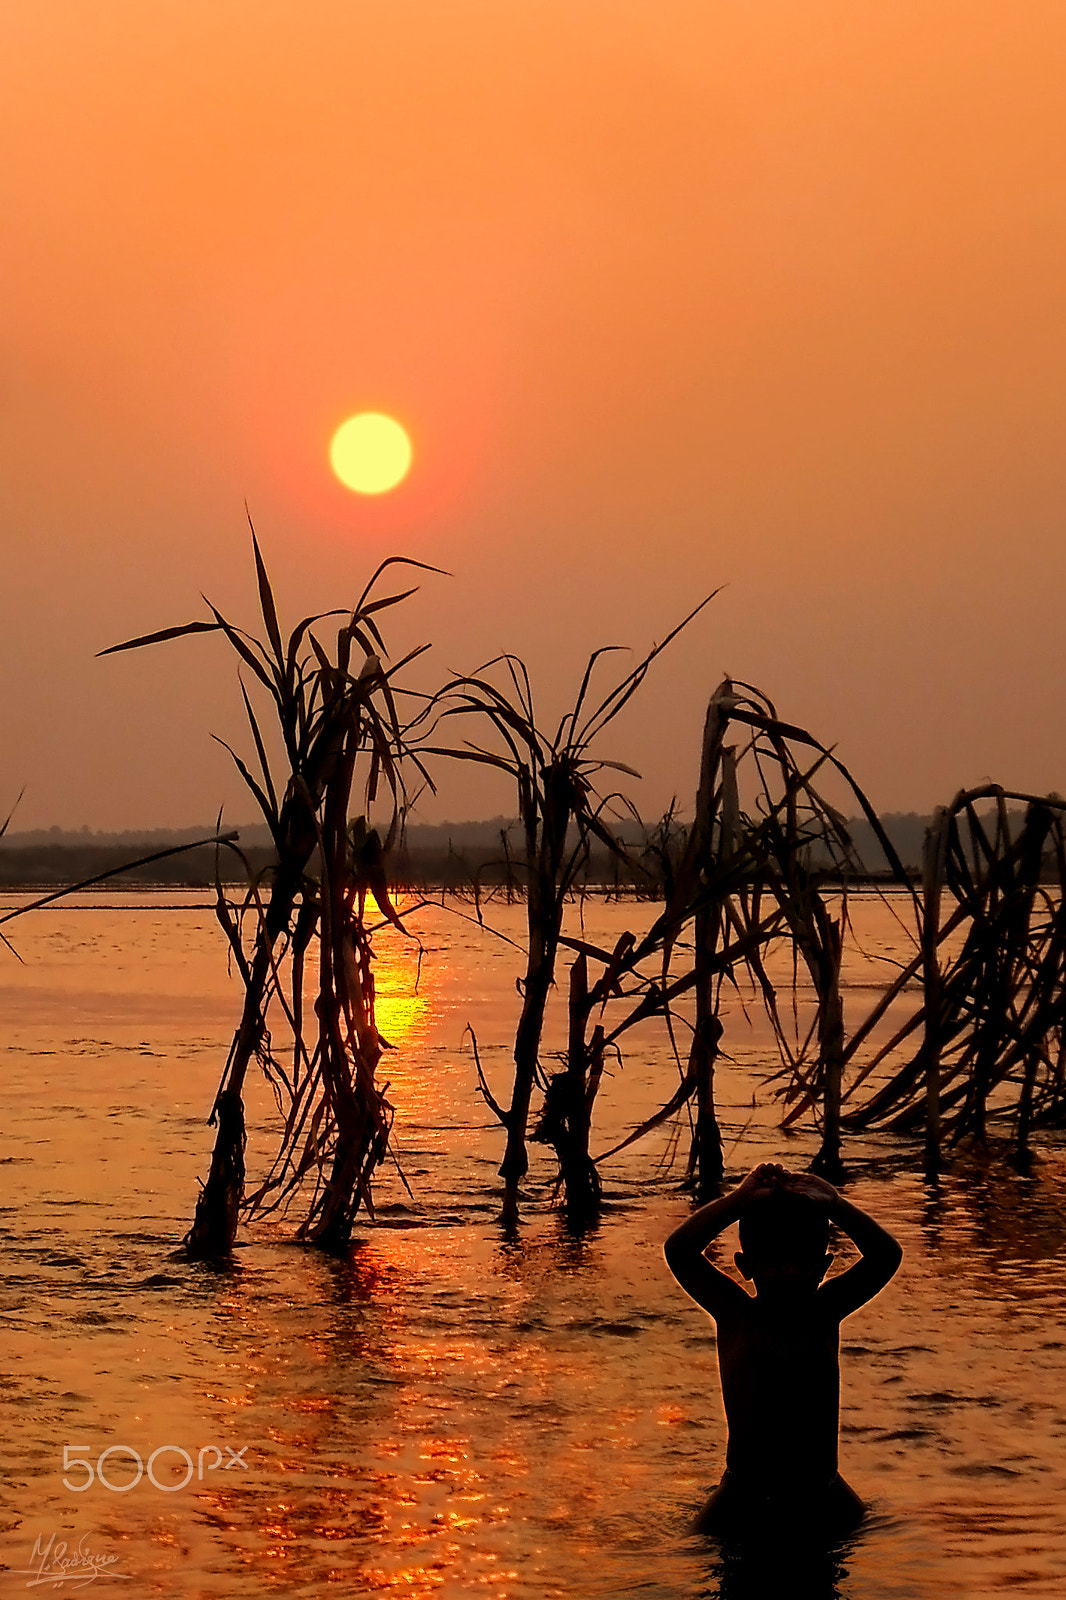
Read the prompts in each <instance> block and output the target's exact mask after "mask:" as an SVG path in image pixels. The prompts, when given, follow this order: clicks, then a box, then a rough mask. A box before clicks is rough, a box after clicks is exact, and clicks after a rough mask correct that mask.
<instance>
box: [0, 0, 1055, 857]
mask: <svg viewBox="0 0 1066 1600" xmlns="http://www.w3.org/2000/svg"><path fill="white" fill-rule="evenodd" d="M1064 74H1066V6H1063V4H1062V0H1026V3H1025V4H1024V5H1022V6H1007V5H1004V4H1003V0H994V3H993V0H893V3H892V4H890V5H888V4H879V3H878V4H875V3H873V0H840V3H827V0H757V3H753V0H655V3H654V4H650V3H649V0H566V3H562V0H375V3H368V0H301V3H300V4H298V5H297V4H295V3H294V0H284V3H280V0H152V3H150V4H148V3H145V0H47V3H46V4H42V3H41V0H4V5H3V7H2V9H0V216H2V218H3V224H2V230H3V232H2V246H0V319H2V324H0V359H2V374H0V440H2V442H0V451H2V462H0V496H2V523H0V526H2V537H3V568H2V582H0V673H2V684H3V709H2V714H0V816H2V815H3V813H4V811H5V810H6V809H7V806H8V804H9V803H10V802H11V801H13V800H14V797H15V795H16V794H17V793H18V791H19V789H20V788H22V787H23V786H24V785H25V787H26V795H25V799H24V800H23V802H22V805H21V807H20V809H19V812H18V816H17V823H18V825H19V826H21V827H24V828H29V827H38V826H48V825H52V824H59V825H61V826H78V825H81V824H88V825H90V826H93V827H99V828H112V827H113V828H125V827H134V826H142V825H143V826H152V825H171V824H174V825H179V824H185V823H191V822H196V821H199V820H201V819H207V818H210V817H213V815H214V813H215V811H216V810H217V808H218V806H219V804H220V803H222V802H223V801H224V802H225V803H226V805H227V808H228V811H229V814H230V815H231V816H232V817H233V818H235V819H237V820H239V819H240V818H242V817H247V816H249V815H250V814H251V812H250V808H249V806H248V805H246V804H245V803H244V801H243V799H241V797H240V794H239V785H238V782H237V780H235V779H234V778H233V777H232V776H231V774H230V771H229V769H228V766H227V761H228V758H227V757H226V756H225V753H224V752H223V751H221V750H220V749H219V747H218V746H217V745H214V744H212V742H211V740H210V738H209V734H210V733H211V732H217V733H220V734H223V735H227V736H230V737H232V736H233V735H234V734H235V733H238V732H239V721H238V706H239V700H238V691H237V685H236V680H235V676H234V673H233V669H232V665H231V662H230V659H229V658H228V656H227V653H226V651H225V649H224V647H223V645H222V644H221V643H220V642H219V641H218V640H217V639H213V638H196V639H191V640H188V641H183V642H180V643H177V644H174V645H171V646H167V647H163V648H161V649H159V650H157V651H155V652H152V653H150V654H144V655H140V656H118V657H113V658H108V659H106V660H102V661H101V660H96V659H94V657H95V652H96V651H97V650H99V649H100V648H102V647H103V646H105V645H107V644H110V643H113V642H115V641H117V640H119V639H122V638H126V637H129V636H130V635H132V634H136V633H140V632H144V631H147V630H149V629H153V628H157V627H162V626H166V625H167V624H170V623H174V622H181V621H185V620H188V619H190V618H192V617H194V616H198V615H201V614H202V612H203V607H202V603H201V601H200V599H199V594H200V591H201V590H203V591H204V592H205V593H206V594H208V595H209V596H210V597H211V599H212V600H214V601H215V602H216V603H217V604H218V605H219V606H220V607H221V609H223V610H224V611H227V612H229V613H232V615H233V617H234V618H235V619H236V620H238V621H246V622H248V623H250V622H251V621H252V620H253V618H254V599H255V596H254V580H253V572H252V567H251V560H250V550H249V542H248V533H247V525H246V523H245V516H244V508H243V503H244V501H245V499H247V501H248V504H249V506H250V508H251V512H252V515H253V517H254V519H255V523H256V526H257V528H258V530H259V533H260V537H261V540H262V543H263V546H264V550H265V552H266V554H267V557H268V560H269V563H270V566H271V569H272V572H273V575H274V579H275V585H276V588H277V590H278V594H279V600H280V604H281V608H282V611H283V621H284V620H286V619H288V621H289V622H290V623H291V622H293V621H295V620H296V618H297V616H298V615H302V614H303V613H304V612H306V611H308V610H313V609H324V608H326V607H328V606H340V605H344V604H346V603H350V601H351V600H352V599H353V598H354V596H355V595H356V593H357V592H358V590H359V589H360V588H361V587H362V584H363V582H364V580H365V578H366V577H367V576H368V575H369V573H370V571H371V570H372V568H373V567H374V565H376V563H377V561H378V560H379V559H380V558H381V557H382V556H383V555H385V554H388V553H392V552H402V553H405V554H409V555H411V556H414V557H416V558H418V559H420V560H424V561H428V562H432V563H434V564H436V565H439V566H442V567H445V568H447V569H448V570H449V572H450V573H451V574H452V576H450V577H448V578H432V577H430V578H427V579H426V580H425V582H424V585H423V588H422V591H421V593H420V594H419V596H418V597H417V598H416V600H415V601H413V602H411V603H409V604H408V605H407V606H406V607H405V608H403V611H402V613H399V612H398V613H396V614H395V617H394V622H393V627H392V633H391V639H392V640H393V641H394V647H395V648H394V654H397V655H398V654H400V653H402V652H403V651H404V650H406V649H408V648H410V647H411V646H412V645H413V644H415V643H417V642H420V641H421V640H423V639H430V640H432V641H433V646H434V648H433V651H432V652H431V654H430V655H429V656H428V657H427V658H426V661H425V663H424V664H422V666H421V668H420V670H419V671H417V672H415V673H414V674H413V676H414V679H415V681H416V682H418V683H421V684H423V685H425V686H429V685H431V684H434V683H436V682H439V681H440V679H441V678H442V677H443V676H444V674H445V673H446V672H447V671H448V670H449V669H455V670H460V669H466V670H469V669H472V668H473V667H475V666H477V665H478V664H479V663H480V662H481V661H483V660H484V659H486V658H487V657H488V656H490V655H494V654H496V653H497V652H498V651H500V650H502V649H511V650H515V651H517V652H518V653H520V654H521V655H523V656H524V657H525V659H526V660H527V662H528V663H529V666H530V670H531V672H532V673H533V676H534V679H535V682H536V683H537V684H538V685H539V686H540V697H541V703H542V706H543V712H542V716H543V721H544V722H545V723H546V724H547V723H549V722H552V721H553V719H554V718H555V717H557V716H558V714H559V712H560V711H561V709H562V707H563V704H564V701H565V699H566V698H567V697H568V695H569V694H570V692H571V687H572V685H573V684H574V683H575V680H576V678H577V675H578V673H579V670H580V667H581V664H582V662H583V660H584V657H585V656H586V655H587V653H588V652H589V650H591V649H592V648H593V647H595V646H597V645H600V644H607V643H618V644H625V645H631V646H633V647H635V648H636V649H637V650H640V651H643V650H645V649H646V648H648V647H649V646H650V645H651V644H652V643H653V642H654V641H655V640H657V639H659V638H661V637H662V636H663V635H664V634H665V633H666V632H667V631H668V630H669V628H670V627H671V626H672V625H673V624H674V622H675V621H677V620H678V619H679V618H680V616H681V615H683V614H684V612H685V611H687V610H688V609H689V608H690V606H691V605H692V604H693V603H694V601H695V599H696V598H698V597H699V596H700V595H702V594H703V593H706V592H707V591H709V590H710V589H712V588H714V587H716V586H718V585H724V586H725V587H724V589H723V592H722V593H721V594H720V595H719V597H718V598H717V599H716V600H715V601H714V603H713V605H712V606H711V607H710V608H708V611H707V612H706V613H705V614H704V615H703V617H701V619H699V621H698V622H697V623H696V624H694V625H693V628H692V629H691V631H690V633H689V635H688V636H687V638H686V639H684V640H683V641H679V643H678V644H677V645H675V646H674V647H673V648H672V650H671V652H670V654H669V655H668V656H666V657H664V658H663V660H662V661H661V662H660V663H659V664H658V666H657V668H656V670H655V671H654V673H653V676H652V677H651V678H650V679H649V681H648V683H647V684H646V686H645V689H644V692H643V697H642V700H641V701H640V702H638V704H637V705H636V706H635V708H634V714H633V715H632V716H629V717H628V718H627V720H626V721H625V723H624V724H623V723H620V724H618V726H617V728H616V730H613V736H611V737H609V738H608V739H607V740H606V741H605V743H604V746H603V753H604V754H605V755H607V756H615V757H618V758H620V759H622V760H625V761H628V762H630V763H631V764H633V765H635V766H637V767H640V768H641V769H642V770H643V771H644V772H645V774H646V782H645V785H644V788H643V794H642V804H643V805H644V806H645V808H646V809H647V811H648V812H653V811H655V810H657V809H661V807H662V806H664V805H665V804H666V802H667V801H668V800H669V798H670V796H671V794H672V793H673V792H674V791H677V792H679V793H680V795H681V796H682V797H683V798H684V799H687V797H688V795H689V793H690V791H691V788H692V785H693V782H694V778H695V772H696V766H697V749H696V744H697V741H698V735H699V729H700V724H701V720H702V711H703V704H704V701H705V699H706V696H707V694H708V692H709V691H710V689H712V688H713V686H714V684H715V682H716V681H717V679H718V677H719V676H720V675H721V673H722V672H723V671H726V670H728V671H729V672H731V673H733V674H734V675H736V676H737V677H740V678H745V679H748V680H750V681H753V682H755V683H757V684H758V685H760V687H762V688H763V689H764V690H765V691H766V692H767V693H769V694H770V695H771V697H773V698H774V699H775V700H776V701H777V703H778V705H779V708H780V710H781V712H782V714H783V715H787V716H788V717H790V718H792V719H794V720H797V721H801V722H804V723H806V724H807V726H809V727H810V728H812V729H813V730H814V731H815V732H816V733H818V734H819V735H820V736H821V737H822V738H823V739H825V740H826V741H829V742H833V741H835V742H836V743H837V746H838V752H839V754H840V755H841V756H842V757H843V759H844V760H845V761H847V762H848V764H849V765H850V766H851V767H852V768H853V770H854V771H855V773H856V775H857V776H858V777H859V779H860V781H862V782H863V783H864V785H865V786H866V788H867V789H868V791H869V792H870V794H871V796H872V797H873V799H874V801H875V802H876V803H877V804H878V805H880V806H881V807H883V808H884V809H925V808H929V807H931V806H932V805H934V804H936V803H938V802H941V801H944V800H947V799H949V798H950V796H951V795H952V794H953V793H954V791H955V790H956V789H957V788H959V787H960V786H962V785H964V784H967V785H968V784H971V783H976V782H980V781H982V780H984V779H986V778H992V779H995V780H997V781H999V782H1001V783H1003V784H1005V785H1007V786H1009V787H1017V788H1027V789H1035V790H1047V789H1049V788H1057V789H1060V790H1066V740H1064V732H1066V696H1064V693H1063V688H1064V682H1063V679H1064V673H1063V665H1064V659H1063V658H1064V628H1063V622H1062V612H1063V591H1064V582H1063V579H1064V567H1066V539H1064V537H1063V529H1064V507H1066V405H1064V400H1066V315H1064V308H1066V260H1064V248H1063V247H1064V232H1066V228H1064V218H1066V190H1064V179H1066V171H1064V167H1066V95H1064V94H1063V90H1062V84H1063V81H1064ZM364 408H375V409H382V410H386V411H390V412H392V413H393V414H395V415H396V416H397V417H399V418H400V419H401V420H402V421H403V422H404V423H405V424H406V425H407V426H408V427H409V429H410V432H411V434H412V436H413V439H414V446H415V452H416V457H415V468H414V471H413V473H412V475H411V477H410V479H409V480H408V482H407V484H406V485H405V486H404V487H403V488H401V489H400V490H398V491H396V492H395V493H394V494H392V495H391V496H384V497H381V498H379V499H373V500H371V499H366V498H362V499H361V498H358V497H356V496H354V495H352V494H351V493H350V492H349V491H347V490H345V489H343V488H342V487H341V486H340V485H339V484H337V483H336V482H335V481H334V480H333V479H332V477H331V475H330V472H329V468H328V462H327V447H328V441H329V437H330V434H331V432H332V430H333V428H334V427H335V426H336V425H337V424H338V423H339V422H340V421H341V420H342V419H343V418H344V417H345V416H346V415H348V414H349V413H350V412H352V411H356V410H360V409H364ZM469 776H470V775H469V769H465V768H464V769H461V770H460V771H459V772H457V773H456V772H453V773H450V774H447V775H444V781H443V783H442V789H441V794H440V796H439V798H438V799H437V800H436V801H435V802H433V803H432V804H431V805H427V806H426V807H425V808H424V810H423V813H422V814H423V815H424V816H425V817H427V818H428V819H429V820H438V819H440V818H442V817H445V816H451V817H456V816H460V815H464V814H469V815H476V814H479V813H481V814H484V813H491V812H494V811H497V810H501V809H502V810H506V809H509V808H510V801H509V797H508V796H507V794H506V793H505V792H504V791H502V790H499V789H495V788H488V787H482V788H480V789H474V788H464V785H465V784H467V783H468V782H469Z"/></svg>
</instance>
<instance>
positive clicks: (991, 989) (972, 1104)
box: [844, 784, 1066, 1170]
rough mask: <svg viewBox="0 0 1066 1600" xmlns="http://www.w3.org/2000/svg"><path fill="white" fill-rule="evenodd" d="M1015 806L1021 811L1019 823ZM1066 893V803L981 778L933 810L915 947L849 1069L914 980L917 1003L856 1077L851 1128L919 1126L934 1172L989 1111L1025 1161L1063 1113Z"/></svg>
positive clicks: (978, 1129) (983, 1123)
mask: <svg viewBox="0 0 1066 1600" xmlns="http://www.w3.org/2000/svg"><path fill="white" fill-rule="evenodd" d="M981 801H986V802H991V804H992V811H991V820H989V818H988V817H982V816H980V815H979V814H978V812H977V809H976V807H977V805H978V803H979V802H981ZM1011 802H1013V803H1014V804H1015V805H1016V806H1021V807H1024V810H1023V811H1022V814H1021V821H1020V824H1019V822H1018V820H1017V813H1015V814H1014V815H1013V816H1012V813H1011V811H1010V809H1009V804H1010V803H1011ZM1064 892H1066V802H1063V801H1062V800H1061V799H1059V798H1058V797H1057V796H1054V795H1052V796H1048V797H1041V796H1037V795H1029V794H1024V793H1019V792H1016V791H1009V790H1005V789H1002V788H1000V787H999V786H998V785H995V784H987V785H985V786H983V787H982V788H979V789H972V790H968V791H962V792H960V793H959V794H958V795H957V796H956V797H955V799H954V800H953V801H952V803H951V805H950V806H948V807H943V808H941V809H940V810H938V812H937V813H936V815H935V817H934V819H933V822H932V825H931V826H930V829H929V832H928V835H927V838H926V845H925V853H924V863H923V881H922V906H921V924H920V933H919V938H918V948H917V950H916V952H915V955H914V957H913V959H912V960H911V961H910V962H909V963H908V964H907V965H905V966H904V967H903V969H902V970H901V971H900V972H899V974H898V976H897V977H896V979H895V981H894V982H893V983H892V984H891V985H890V986H889V987H888V988H887V990H886V991H885V993H884V994H883V995H882V996H881V998H880V1000H879V1001H878V1003H877V1005H876V1007H875V1008H874V1009H873V1011H872V1012H871V1014H870V1016H869V1017H868V1018H867V1019H866V1020H865V1022H864V1023H863V1025H862V1026H861V1027H860V1029H858V1030H857V1031H856V1034H855V1035H854V1036H853V1038H852V1040H851V1041H850V1042H849V1044H848V1046H847V1048H846V1050H845V1052H844V1059H845V1064H847V1063H849V1062H850V1061H851V1060H852V1058H853V1057H854V1056H855V1055H856V1053H857V1051H858V1048H859V1046H860V1045H861V1044H863V1043H864V1042H865V1040H866V1038H867V1037H868V1036H869V1035H870V1034H871V1033H872V1031H873V1028H874V1026H875V1025H876V1024H877V1023H878V1022H880V1021H881V1020H882V1018H884V1017H885V1016H886V1014H887V1012H888V1010H889V1008H890V1007H891V1006H892V1005H894V1004H896V1003H897V1002H898V1001H899V1000H900V999H901V997H902V996H903V995H904V994H905V993H906V992H907V991H908V989H911V988H913V987H914V985H915V983H920V990H919V993H920V996H921V1000H920V1003H919V1004H918V1005H916V1006H915V1008H914V1010H913V1011H912V1012H911V1013H910V1014H909V1016H908V1017H907V1018H906V1020H905V1021H904V1022H903V1023H902V1024H901V1025H899V1026H897V1027H896V1029H895V1030H894V1031H893V1033H892V1035H891V1037H890V1038H889V1039H888V1040H887V1041H886V1042H884V1043H883V1044H882V1045H881V1046H880V1047H879V1048H878V1049H877V1050H876V1051H875V1052H874V1053H873V1055H872V1056H871V1057H870V1058H869V1059H868V1060H867V1061H866V1062H865V1063H864V1064H863V1065H862V1067H861V1069H859V1070H858V1071H857V1072H856V1074H855V1077H854V1079H853V1082H852V1083H851V1085H850V1086H849V1089H848V1091H847V1095H846V1096H845V1098H846V1099H849V1100H850V1099H853V1098H854V1099H855V1100H856V1102H857V1103H855V1104H854V1105H853V1106H852V1107H851V1109H850V1110H849V1111H848V1112H847V1114H846V1116H845V1118H844V1121H845V1124H846V1125H847V1126H849V1127H855V1128H871V1127H887V1128H889V1129H892V1130H893V1131H897V1132H912V1131H916V1130H918V1129H923V1130H924V1138H925V1159H926V1166H927V1168H928V1169H930V1170H935V1169H936V1167H937V1166H938V1164H939V1162H940V1160H941V1158H942V1151H943V1146H944V1144H945V1141H946V1142H948V1143H950V1144H951V1145H956V1146H957V1145H958V1144H959V1143H960V1141H962V1140H964V1139H967V1138H971V1139H973V1140H975V1141H977V1142H978V1143H980V1142H982V1141H983V1140H984V1139H985V1137H986V1134H987V1132H988V1125H989V1119H990V1118H991V1117H993V1116H995V1118H996V1119H997V1121H999V1122H1002V1121H1004V1119H1006V1120H1007V1122H1008V1124H1009V1123H1013V1127H1014V1140H1015V1147H1016V1152H1017V1155H1018V1157H1019V1159H1021V1160H1023V1161H1024V1160H1025V1159H1026V1157H1027V1154H1028V1148H1029V1138H1030V1134H1031V1132H1032V1129H1033V1128H1034V1127H1035V1126H1037V1125H1038V1124H1040V1123H1044V1124H1047V1123H1056V1122H1061V1121H1063V1120H1064V1118H1066V1039H1064V1024H1066V901H1064ZM901 1057H902V1059H901ZM887 1067H890V1071H889V1075H888V1077H887V1080H886V1081H884V1082H883V1083H881V1084H879V1085H878V1087H877V1088H875V1089H873V1090H872V1091H870V1089H869V1084H870V1080H871V1079H873V1078H875V1075H876V1074H877V1073H878V1072H879V1070H881V1069H885V1068H887ZM863 1089H866V1090H867V1094H866V1098H865V1099H863V1098H861V1096H860V1095H859V1091H860V1090H863Z"/></svg>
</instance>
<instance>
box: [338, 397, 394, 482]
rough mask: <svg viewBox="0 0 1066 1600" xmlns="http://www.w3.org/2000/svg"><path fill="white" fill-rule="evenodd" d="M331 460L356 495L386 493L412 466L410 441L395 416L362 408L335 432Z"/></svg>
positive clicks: (341, 478)
mask: <svg viewBox="0 0 1066 1600" xmlns="http://www.w3.org/2000/svg"><path fill="white" fill-rule="evenodd" d="M329 460H330V465H331V466H332V468H333V470H334V472H335V473H336V474H337V477H338V478H339V479H340V481H341V482H342V483H343V484H344V486H345V487H346V488H348V489H354V490H355V492H356V494H385V493H387V491H388V490H389V489H395V488H396V485H397V484H398V483H402V482H403V480H404V479H405V478H406V476H407V474H408V472H409V471H410V469H411V441H410V439H409V438H408V436H407V432H406V430H405V429H404V428H402V427H401V426H400V424H399V423H398V422H397V421H396V419H395V418H394V417H387V416H385V415H384V413H383V412H381V411H360V412H359V414H358V416H354V417H349V418H348V420H347V422H342V423H341V425H340V427H339V428H338V429H337V431H336V433H335V434H334V435H333V439H332V441H331V443H330V447H329Z"/></svg>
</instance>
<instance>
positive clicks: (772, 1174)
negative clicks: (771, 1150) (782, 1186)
mask: <svg viewBox="0 0 1066 1600" xmlns="http://www.w3.org/2000/svg"><path fill="white" fill-rule="evenodd" d="M783 1176H784V1172H783V1169H782V1168H781V1167H778V1166H774V1165H772V1164H770V1163H763V1165H762V1166H758V1167H755V1168H753V1169H752V1171H751V1172H749V1173H748V1176H747V1177H746V1178H745V1179H744V1181H743V1183H741V1184H740V1185H739V1186H738V1187H737V1188H736V1189H734V1190H733V1192H732V1194H727V1195H723V1196H722V1197H721V1199H719V1200H712V1201H711V1203H710V1205H706V1206H702V1207H701V1208H700V1210H699V1211H695V1212H693V1214H692V1216H691V1217H689V1218H688V1219H687V1220H686V1221H685V1222H683V1223H682V1224H681V1226H680V1227H679V1228H675V1229H674V1231H673V1233H672V1234H671V1235H670V1237H669V1239H667V1241H666V1243H665V1245H664V1246H663V1254H664V1255H665V1257H666V1264H667V1266H668V1267H669V1268H670V1271H671V1272H672V1273H673V1275H674V1277H675V1278H676V1279H677V1281H678V1283H679V1284H680V1285H681V1287H682V1289H684V1291H685V1293H686V1294H688V1295H691V1296H692V1298H693V1300H695V1301H696V1303H697V1305H701V1306H702V1307H703V1309H704V1310H705V1311H709V1312H710V1314H711V1316H712V1317H714V1318H715V1320H717V1319H718V1318H719V1317H720V1316H721V1315H722V1313H723V1312H727V1311H728V1309H729V1307H730V1306H739V1305H741V1304H742V1303H746V1302H747V1300H748V1296H747V1294H745V1292H744V1290H743V1289H742V1288H741V1287H740V1285H739V1284H738V1283H734V1281H733V1279H732V1278H730V1277H727V1275H726V1274H725V1273H724V1272H719V1270H718V1268H717V1267H716V1266H714V1265H713V1264H712V1263H711V1262H710V1261H708V1260H707V1257H706V1256H705V1255H704V1251H705V1250H706V1249H707V1246H708V1245H709V1244H710V1242H711V1240H712V1239H716V1238H717V1237H718V1235H719V1234H720V1233H722V1232H724V1230H725V1229H726V1228H728V1227H729V1225H730V1224H731V1223H733V1222H738V1221H739V1220H740V1217H741V1214H742V1213H743V1212H744V1211H745V1210H746V1209H747V1207H748V1206H750V1205H753V1204H757V1203H758V1202H759V1201H760V1200H765V1199H766V1198H767V1197H768V1196H769V1195H771V1194H772V1193H773V1190H774V1188H775V1187H776V1185H777V1183H778V1182H779V1181H780V1179H781V1178H782V1177H783Z"/></svg>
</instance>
